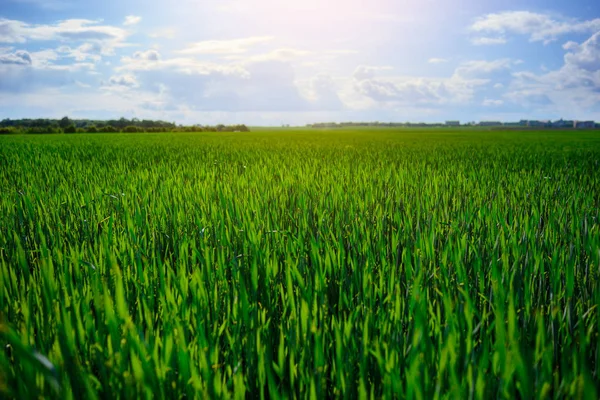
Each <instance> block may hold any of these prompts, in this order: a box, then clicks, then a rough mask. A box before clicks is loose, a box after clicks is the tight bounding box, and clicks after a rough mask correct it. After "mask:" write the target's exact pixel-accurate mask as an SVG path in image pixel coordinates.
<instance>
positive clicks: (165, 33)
mask: <svg viewBox="0 0 600 400" xmlns="http://www.w3.org/2000/svg"><path fill="white" fill-rule="evenodd" d="M176 35H177V31H176V30H175V29H173V28H161V29H157V30H155V31H153V32H151V33H149V34H148V36H150V37H151V38H154V39H159V38H164V39H173V38H175V36H176Z"/></svg>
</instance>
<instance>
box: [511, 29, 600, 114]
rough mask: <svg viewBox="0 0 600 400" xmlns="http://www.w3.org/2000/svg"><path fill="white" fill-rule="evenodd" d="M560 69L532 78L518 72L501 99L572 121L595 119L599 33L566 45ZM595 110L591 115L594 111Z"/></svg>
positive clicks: (599, 90) (598, 103)
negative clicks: (565, 117)
mask: <svg viewBox="0 0 600 400" xmlns="http://www.w3.org/2000/svg"><path fill="white" fill-rule="evenodd" d="M563 47H564V49H565V50H566V54H565V56H564V64H563V66H562V67H561V68H559V69H557V70H554V71H548V72H544V73H543V74H539V75H538V74H535V73H533V72H527V71H524V72H519V73H515V74H513V77H514V79H513V81H512V82H511V83H510V85H509V87H508V88H507V92H506V94H505V95H504V97H505V98H506V99H508V100H510V101H511V102H513V103H515V104H518V105H520V106H522V107H525V108H532V109H536V110H547V111H548V112H553V113H557V114H560V115H563V116H568V117H569V118H574V119H583V118H589V117H590V116H592V115H593V114H594V112H595V113H596V115H597V112H598V107H599V106H600V70H599V69H598V65H599V63H600V32H598V33H595V34H594V35H592V36H591V37H590V38H589V39H588V40H586V41H584V42H583V43H581V44H578V43H575V42H569V43H567V44H565V46H563ZM594 110H595V111H594Z"/></svg>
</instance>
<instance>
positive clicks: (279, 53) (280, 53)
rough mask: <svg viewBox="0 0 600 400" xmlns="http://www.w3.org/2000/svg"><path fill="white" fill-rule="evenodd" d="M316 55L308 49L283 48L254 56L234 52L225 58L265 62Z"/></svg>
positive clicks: (246, 61) (291, 59) (247, 61)
mask: <svg viewBox="0 0 600 400" xmlns="http://www.w3.org/2000/svg"><path fill="white" fill-rule="evenodd" d="M309 55H314V53H312V52H310V51H307V50H299V49H291V48H282V49H275V50H272V51H269V52H267V53H264V54H256V55H252V56H248V55H238V54H233V55H229V56H225V57H224V59H226V60H232V61H240V62H243V63H253V62H263V61H287V62H290V61H293V60H295V59H297V58H300V57H306V56H309Z"/></svg>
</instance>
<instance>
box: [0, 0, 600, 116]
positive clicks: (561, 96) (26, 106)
mask: <svg viewBox="0 0 600 400" xmlns="http://www.w3.org/2000/svg"><path fill="white" fill-rule="evenodd" d="M64 115H69V116H70V117H73V118H115V117H121V116H124V117H127V118H133V117H137V118H140V119H142V118H151V119H164V120H168V121H177V122H179V123H203V124H214V123H247V124H252V125H279V124H282V123H285V124H305V123H310V122H324V121H428V122H433V121H444V120H447V119H459V120H461V121H465V122H466V121H472V120H504V121H506V120H519V119H523V118H538V119H548V118H551V119H558V118H561V117H562V118H565V119H595V120H600V2H598V1H597V0H573V1H570V2H564V1H561V2H559V1H557V0H545V1H541V0H526V1H522V0H520V1H516V0H491V1H483V2H482V1H476V0H464V1H460V2H458V1H442V0H395V1H393V0H370V1H362V0H332V1H321V0H302V1H294V0H291V1H276V0H245V1H240V0H224V1H202V0H180V1H176V2H174V1H173V2H167V1H164V0H144V1H142V0H119V1H117V0H104V1H81V0H78V1H75V0H47V1H42V0H0V119H1V118H22V117H57V118H59V117H62V116H64Z"/></svg>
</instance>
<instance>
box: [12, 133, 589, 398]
mask: <svg viewBox="0 0 600 400" xmlns="http://www.w3.org/2000/svg"><path fill="white" fill-rule="evenodd" d="M599 171H600V132H599V131H554V130H545V131H495V130H478V129H471V130H468V129H462V130H461V129H440V130H435V129H423V130H416V129H413V130H410V129H358V128H357V129H339V130H311V129H260V128H256V129H253V130H252V131H251V132H244V133H229V132H228V133H222V132H215V133H208V132H207V133H162V134H90V135H86V134H81V135H5V136H1V137H0V345H1V351H0V397H3V398H15V399H29V398H56V399H74V398H85V399H97V398H98V399H100V398H102V399H114V398H141V399H144V398H146V399H151V398H184V397H185V398H211V399H217V398H271V399H277V398H361V399H362V398H373V399H378V398H407V399H443V398H447V399H489V398H505V399H514V398H524V399H527V398H539V399H548V398H565V397H567V398H589V399H595V398H597V397H598V395H599V393H600V376H599V375H600V346H599V343H600V338H599V337H598V334H599V332H600V318H599V315H598V314H599V312H600V310H599V304H600V221H599V214H600V173H599Z"/></svg>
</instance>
